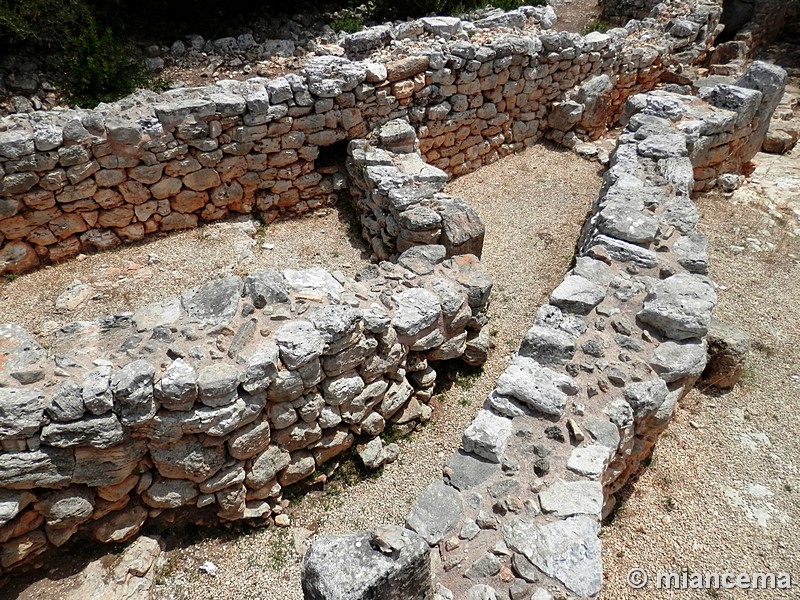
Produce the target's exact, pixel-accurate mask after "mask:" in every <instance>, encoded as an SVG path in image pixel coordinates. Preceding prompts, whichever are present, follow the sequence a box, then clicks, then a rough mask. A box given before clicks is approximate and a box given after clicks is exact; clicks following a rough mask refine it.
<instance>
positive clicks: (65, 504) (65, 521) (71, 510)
mask: <svg viewBox="0 0 800 600" xmlns="http://www.w3.org/2000/svg"><path fill="white" fill-rule="evenodd" d="M35 506H36V510H38V511H39V512H40V513H41V514H42V515H44V518H45V519H46V521H47V524H48V525H50V526H52V527H69V526H71V525H77V524H78V523H83V522H84V521H87V520H88V519H90V518H91V516H92V511H93V510H94V495H93V494H92V492H90V491H89V490H87V489H86V488H81V487H78V486H72V487H69V488H67V489H65V490H59V491H57V492H50V493H48V494H45V495H44V496H42V497H41V499H40V500H39V501H38V502H36V505H35Z"/></svg>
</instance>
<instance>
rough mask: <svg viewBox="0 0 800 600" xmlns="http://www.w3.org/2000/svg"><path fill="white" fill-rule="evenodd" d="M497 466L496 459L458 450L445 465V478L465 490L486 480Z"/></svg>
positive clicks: (459, 488) (495, 470)
mask: <svg viewBox="0 0 800 600" xmlns="http://www.w3.org/2000/svg"><path fill="white" fill-rule="evenodd" d="M497 468H498V467H497V463H496V462H495V461H491V460H487V459H484V458H481V457H479V456H475V455H474V454H468V453H467V452H464V451H462V450H458V451H456V452H455V453H454V454H453V455H452V456H451V457H450V459H449V460H448V461H447V464H446V465H445V480H446V481H447V483H449V484H450V485H451V486H453V487H454V488H456V489H457V490H460V491H462V492H463V491H466V490H468V489H471V488H473V487H475V486H477V485H479V484H481V483H483V482H484V481H486V480H487V479H488V478H489V477H491V476H492V475H493V474H494V473H496V472H497Z"/></svg>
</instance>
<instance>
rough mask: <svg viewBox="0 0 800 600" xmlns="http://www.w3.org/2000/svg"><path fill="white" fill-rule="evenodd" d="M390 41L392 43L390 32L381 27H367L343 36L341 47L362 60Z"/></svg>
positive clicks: (386, 28)
mask: <svg viewBox="0 0 800 600" xmlns="http://www.w3.org/2000/svg"><path fill="white" fill-rule="evenodd" d="M390 41H392V30H391V29H389V28H388V27H386V26H384V25H381V26H378V27H369V28H367V29H363V30H361V31H356V32H355V33H351V34H349V35H347V36H345V38H344V43H343V44H342V45H343V46H344V49H345V51H346V52H347V53H348V54H352V55H354V56H355V57H357V58H362V57H364V56H365V55H367V54H370V53H371V52H373V51H375V50H377V49H378V48H383V47H384V46H385V45H386V44H388V43H389V42H390Z"/></svg>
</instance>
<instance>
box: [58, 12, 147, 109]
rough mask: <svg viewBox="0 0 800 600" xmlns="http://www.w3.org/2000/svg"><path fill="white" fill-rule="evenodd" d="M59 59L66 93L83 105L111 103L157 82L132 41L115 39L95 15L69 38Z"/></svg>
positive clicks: (73, 100)
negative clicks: (139, 56) (137, 55)
mask: <svg viewBox="0 0 800 600" xmlns="http://www.w3.org/2000/svg"><path fill="white" fill-rule="evenodd" d="M59 62H60V66H61V70H62V72H63V74H64V81H63V87H64V92H65V93H66V95H67V97H68V98H69V100H70V101H71V102H74V103H75V104H78V105H79V106H95V105H97V104H98V103H99V102H111V101H113V100H117V99H119V98H121V97H123V96H125V95H126V94H130V93H131V92H133V91H134V90H135V89H136V88H137V87H147V86H148V85H150V84H152V83H154V82H153V79H152V77H151V76H150V75H149V73H148V72H147V71H146V69H145V68H144V67H143V66H142V65H141V64H140V63H139V61H137V60H136V58H135V50H134V48H133V46H132V44H130V43H129V42H126V41H122V40H119V39H117V38H115V37H114V33H113V32H112V31H111V29H110V28H108V27H106V28H100V27H99V26H98V25H97V23H96V22H95V20H94V17H91V16H90V17H89V18H88V19H87V21H86V24H85V26H84V28H83V30H82V31H81V32H80V33H79V34H77V35H70V36H69V37H68V38H67V40H66V43H65V44H64V53H63V55H62V56H61V59H60V61H59Z"/></svg>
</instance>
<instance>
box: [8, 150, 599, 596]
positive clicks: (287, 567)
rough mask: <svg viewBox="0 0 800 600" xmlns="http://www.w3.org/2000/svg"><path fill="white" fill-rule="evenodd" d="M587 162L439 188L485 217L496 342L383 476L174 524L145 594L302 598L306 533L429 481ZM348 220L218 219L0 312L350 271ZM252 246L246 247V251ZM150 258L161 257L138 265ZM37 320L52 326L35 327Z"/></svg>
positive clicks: (551, 279) (44, 586)
mask: <svg viewBox="0 0 800 600" xmlns="http://www.w3.org/2000/svg"><path fill="white" fill-rule="evenodd" d="M597 171H598V169H597V165H596V164H595V163H590V162H587V161H583V160H581V159H579V158H576V157H575V156H574V155H573V154H571V153H569V152H565V151H563V150H556V149H551V148H548V147H545V146H541V145H540V146H536V147H534V148H531V149H529V150H527V151H525V152H524V153H521V154H518V155H515V156H511V157H507V158H505V159H503V160H502V161H500V162H498V163H496V164H494V165H492V166H489V167H486V168H484V169H482V170H480V171H479V172H476V173H473V174H471V175H467V176H465V177H462V178H460V179H459V180H457V181H455V182H453V183H452V184H451V185H450V186H449V189H448V190H447V191H448V192H449V193H451V194H454V195H460V196H463V197H464V198H466V199H467V200H468V201H469V202H470V204H472V206H473V207H475V209H476V210H477V211H478V212H479V213H480V215H481V218H482V219H483V220H484V223H485V224H486V230H487V234H486V241H485V246H484V256H483V262H484V263H485V264H486V267H487V269H488V270H489V272H490V273H492V274H493V277H494V280H495V286H494V290H493V292H492V302H491V308H490V323H489V326H488V327H489V328H490V332H491V333H492V335H493V340H494V343H495V346H496V347H495V349H494V350H493V352H492V353H491V355H490V359H489V362H488V363H487V365H486V366H485V367H484V369H483V372H482V373H481V374H480V375H479V376H476V375H469V374H464V375H461V376H459V377H458V378H457V379H456V383H455V385H453V386H452V387H451V388H450V389H449V390H447V391H446V392H445V393H443V394H442V395H441V396H439V397H438V400H437V401H438V402H439V404H440V408H438V409H437V411H436V413H435V419H434V420H433V421H432V422H431V423H429V424H428V425H427V426H426V427H424V428H423V429H422V430H421V431H418V432H416V433H415V434H413V436H412V437H411V439H410V440H400V441H399V444H400V446H401V456H400V459H399V460H398V461H397V462H395V463H393V464H391V465H388V466H387V467H385V469H384V472H383V474H382V475H381V476H380V477H377V478H374V479H369V478H367V479H364V480H361V481H358V482H357V483H354V484H353V485H347V486H344V485H335V486H331V487H330V488H329V489H328V490H327V491H325V492H318V493H310V494H308V495H307V496H306V497H305V498H303V499H301V500H299V501H298V502H297V503H296V504H293V505H292V506H291V507H290V508H289V514H290V515H291V518H292V521H293V524H294V525H293V527H290V528H287V529H278V528H268V529H249V528H247V527H240V526H238V525H237V526H234V527H233V528H232V529H230V530H226V529H224V528H219V529H217V530H214V531H211V532H209V531H208V530H203V531H201V532H198V533H197V534H196V535H191V534H188V533H186V532H176V533H175V535H173V536H171V537H170V538H169V539H168V540H167V541H168V543H169V544H171V545H172V549H171V550H169V551H168V552H166V553H165V554H164V555H163V556H162V558H161V559H160V565H159V570H160V575H159V577H158V579H157V581H158V584H157V585H156V586H155V587H154V593H153V597H154V598H155V599H156V600H166V599H173V598H174V599H177V598H181V599H183V598H186V599H189V598H191V599H192V600H195V599H198V600H199V599H205V598H208V599H211V598H214V599H219V600H223V599H234V598H236V599H239V598H241V599H244V598H247V599H248V600H256V599H260V600H292V599H299V598H301V597H302V594H301V592H300V581H299V564H300V557H301V555H302V553H303V552H304V546H303V542H304V540H306V539H307V537H308V536H309V535H311V534H312V533H316V532H325V533H330V532H337V531H347V530H354V529H366V528H370V527H373V526H375V525H377V524H380V523H402V522H403V520H404V518H405V515H406V514H407V513H408V510H409V508H410V506H411V504H412V503H413V502H414V500H415V499H416V497H417V495H418V494H419V492H420V491H421V490H422V489H423V488H424V487H425V486H426V485H427V484H428V483H430V481H432V480H433V479H434V478H435V477H437V476H439V474H440V473H441V467H442V465H443V463H444V461H445V459H446V458H447V457H448V456H449V455H450V454H451V453H452V452H453V451H454V450H455V449H456V448H457V447H458V446H459V444H460V442H461V432H462V431H463V430H464V428H465V427H466V426H467V424H468V423H469V422H470V421H471V419H472V417H473V416H474V414H475V413H476V412H477V411H478V410H479V409H480V407H481V405H482V403H483V400H484V398H485V397H486V395H487V394H488V392H489V391H490V390H491V389H492V388H493V387H494V384H495V382H496V380H497V378H498V377H499V375H500V373H501V372H502V371H503V369H504V368H505V366H506V364H507V360H508V355H509V354H510V352H511V351H513V350H515V349H516V348H517V347H518V346H519V342H520V340H521V339H522V336H523V335H524V333H525V331H527V329H528V327H529V325H530V323H531V322H532V321H533V316H534V314H535V312H536V309H537V308H538V306H539V305H540V304H542V302H544V301H545V299H546V298H547V295H548V294H549V293H550V291H551V290H552V289H553V288H554V287H555V286H556V285H557V284H558V282H559V281H560V280H561V278H562V277H563V275H564V272H565V271H566V269H567V268H568V266H569V262H570V260H571V258H572V255H573V251H574V243H575V240H576V239H577V236H578V233H579V230H580V227H581V225H582V223H583V221H584V219H585V215H586V211H587V210H588V208H589V205H590V203H591V201H592V200H593V199H594V198H595V197H596V195H597V192H598V189H599V187H600V177H599V176H598V172H597ZM348 216H349V211H347V210H342V211H341V213H340V212H339V211H338V210H331V211H328V212H327V213H326V214H324V215H322V216H319V217H311V218H307V219H302V220H299V221H287V222H281V223H273V224H272V225H270V226H269V227H267V228H266V229H265V230H260V231H259V232H258V233H257V234H256V239H257V243H256V245H255V246H254V247H253V248H250V243H249V240H250V238H249V236H248V235H247V234H246V233H245V232H246V230H247V227H248V226H247V223H243V224H234V225H230V224H219V225H213V226H210V227H206V228H203V229H201V230H198V231H192V232H186V233H182V234H179V235H174V236H171V237H169V238H165V239H162V240H157V241H155V242H152V243H150V244H146V245H142V246H137V247H134V248H126V249H121V250H118V251H116V252H112V253H106V254H102V255H95V256H90V257H87V258H85V259H84V260H83V261H82V262H72V263H67V264H64V265H60V266H58V267H57V268H54V269H45V270H42V271H39V272H37V273H33V274H31V275H27V276H25V277H20V278H18V279H16V280H15V281H13V282H10V283H7V284H5V285H4V286H3V287H2V288H0V297H3V298H4V302H3V303H2V305H3V308H2V309H0V321H5V320H15V321H17V322H20V323H22V324H24V325H25V326H27V327H30V328H31V329H32V330H36V329H38V330H47V329H48V327H52V326H54V324H55V323H63V322H65V321H67V320H72V319H74V318H88V317H92V316H98V315H100V314H106V313H108V312H113V311H121V310H132V309H134V308H136V307H137V306H139V305H142V304H145V303H147V302H150V301H153V300H155V299H158V298H160V297H163V296H164V295H165V294H176V293H179V292H180V291H182V290H183V289H185V288H186V287H188V286H189V285H195V284H197V283H201V282H202V281H206V280H208V279H211V278H213V277H215V276H217V275H218V274H220V273H221V272H230V271H233V272H237V273H244V272H246V271H248V270H251V269H253V268H257V267H260V266H274V267H276V268H285V267H296V266H301V265H307V266H311V265H312V264H319V265H321V266H324V267H325V268H328V269H335V268H339V269H342V270H343V271H345V272H346V273H348V274H353V273H354V272H355V271H356V270H358V268H360V267H361V266H362V265H363V264H364V263H365V260H364V255H363V253H362V248H363V247H362V246H361V245H357V246H353V245H352V244H351V243H350V242H349V241H348V235H349V234H350V229H349V226H348V224H347V221H346V219H347V218H348ZM264 245H274V248H272V249H267V248H263V247H262V246H264ZM250 252H252V254H253V256H252V257H250V258H248V257H249V253H250ZM152 254H155V255H157V256H158V262H155V263H154V264H148V255H152ZM243 257H244V259H243ZM150 262H152V261H150ZM142 273H144V274H142ZM75 279H80V281H82V282H84V283H88V284H90V285H91V286H92V289H93V290H95V291H94V293H93V295H92V296H91V297H90V298H88V299H87V300H86V301H85V302H84V303H83V304H81V305H79V306H78V307H77V308H75V309H74V310H72V311H69V312H65V311H58V310H56V309H55V302H56V300H57V298H58V297H59V295H61V294H62V293H63V291H64V290H65V289H66V288H67V287H68V286H69V284H70V283H71V282H72V281H73V280H75ZM29 296H30V298H28V297H29ZM26 298H28V299H26ZM23 299H24V300H23ZM48 320H51V321H53V323H51V324H50V325H46V326H44V327H43V326H42V322H43V321H44V322H46V321H48ZM206 560H210V561H212V562H213V563H214V564H215V565H216V566H217V567H218V574H217V576H216V577H210V576H208V575H204V574H202V573H200V572H199V570H198V566H199V565H200V564H202V563H203V562H205V561H206ZM74 569H75V567H74V566H73V567H68V568H62V569H54V570H52V571H50V572H49V573H48V574H47V577H45V578H42V579H39V580H38V581H35V582H32V583H30V584H27V585H26V586H25V589H24V590H21V591H19V593H18V594H19V595H18V596H17V597H18V598H20V599H31V600H32V599H34V598H36V599H40V600H47V599H50V598H52V599H55V598H58V597H59V592H60V591H61V592H63V590H65V589H66V588H67V587H69V586H70V585H72V584H74V582H75V579H76V578H77V577H79V576H76V575H68V573H70V572H74Z"/></svg>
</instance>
